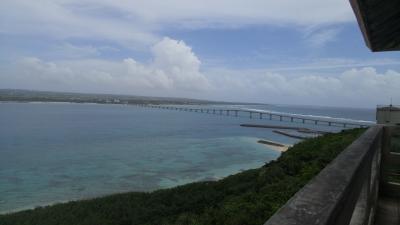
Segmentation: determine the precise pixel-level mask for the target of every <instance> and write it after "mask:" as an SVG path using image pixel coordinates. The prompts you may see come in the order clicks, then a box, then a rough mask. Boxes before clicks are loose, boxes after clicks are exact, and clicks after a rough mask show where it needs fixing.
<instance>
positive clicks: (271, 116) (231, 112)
mask: <svg viewBox="0 0 400 225" xmlns="http://www.w3.org/2000/svg"><path fill="white" fill-rule="evenodd" d="M136 106H139V107H148V108H155V109H165V110H176V111H184V112H196V113H207V114H214V115H220V116H232V117H242V118H243V117H246V118H250V119H260V120H276V121H282V122H292V123H302V124H310V125H322V126H335V127H343V128H357V127H360V128H367V127H370V126H371V125H374V123H372V122H371V123H367V122H364V123H363V122H348V121H346V120H335V119H332V120H328V119H318V118H310V117H307V116H300V115H298V116H297V115H289V114H285V113H277V112H268V111H262V110H249V109H235V108H230V109H227V108H211V107H193V106H189V105H188V106H169V105H151V104H137V105H136Z"/></svg>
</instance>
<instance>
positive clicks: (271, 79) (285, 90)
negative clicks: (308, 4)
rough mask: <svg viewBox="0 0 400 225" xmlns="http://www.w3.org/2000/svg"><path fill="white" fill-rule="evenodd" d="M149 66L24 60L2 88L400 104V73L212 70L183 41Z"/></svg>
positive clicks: (165, 42) (157, 52) (164, 46)
mask: <svg viewBox="0 0 400 225" xmlns="http://www.w3.org/2000/svg"><path fill="white" fill-rule="evenodd" d="M151 53H152V59H151V60H150V61H149V62H148V63H141V62H137V61H136V60H135V59H133V58H126V59H123V60H121V61H110V60H97V59H84V60H82V59H81V60H73V59H72V60H64V61H54V62H53V61H45V60H42V59H38V58H33V57H30V58H24V59H22V60H20V61H19V62H18V63H17V65H11V66H10V67H9V68H8V69H7V70H6V71H8V72H7V73H4V74H2V75H0V78H1V80H2V83H1V84H0V88H7V87H15V88H29V89H45V90H54V91H57V90H66V91H85V92H100V93H115V92H118V93H121V94H136V95H158V96H180V97H194V98H208V99H216V98H217V99H219V100H230V101H249V102H263V103H282V102H285V103H288V104H290V103H291V104H296V103H300V102H301V103H302V104H310V105H331V106H354V107H358V106H362V107H374V106H375V105H376V104H379V103H385V102H387V101H388V100H389V99H390V98H391V97H393V99H394V100H396V99H399V100H400V92H399V91H398V89H397V88H398V87H400V73H399V72H397V71H394V70H387V71H385V72H378V71H377V70H376V69H375V68H373V67H363V68H359V69H356V68H354V69H345V70H344V71H343V72H341V73H338V74H327V75H323V74H303V75H296V76H293V75H291V74H287V73H283V72H268V71H262V70H261V71H251V70H239V71H237V70H236V71H235V70H229V69H224V68H220V69H210V70H205V71H202V69H201V61H200V59H199V58H198V57H197V56H196V54H195V53H194V52H193V51H192V49H191V48H190V47H189V46H187V45H186V44H185V43H184V42H183V41H177V40H173V39H170V38H167V37H165V38H163V39H162V40H161V41H159V42H158V43H156V44H154V45H153V46H152V47H151Z"/></svg>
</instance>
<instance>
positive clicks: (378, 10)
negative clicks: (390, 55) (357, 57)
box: [350, 0, 400, 52]
mask: <svg viewBox="0 0 400 225" xmlns="http://www.w3.org/2000/svg"><path fill="white" fill-rule="evenodd" d="M350 3H351V6H352V7H353V10H354V13H355V14H356V17H357V20H358V24H359V26H360V29H361V31H362V33H363V36H364V39H365V42H366V44H367V46H368V47H369V48H370V49H371V50H372V51H374V52H378V51H394V50H400V0H350Z"/></svg>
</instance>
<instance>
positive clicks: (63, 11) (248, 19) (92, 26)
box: [0, 0, 354, 48]
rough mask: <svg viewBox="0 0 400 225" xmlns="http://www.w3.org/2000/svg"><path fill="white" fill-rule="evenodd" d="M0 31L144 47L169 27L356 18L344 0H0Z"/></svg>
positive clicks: (310, 22)
mask: <svg viewBox="0 0 400 225" xmlns="http://www.w3.org/2000/svg"><path fill="white" fill-rule="evenodd" d="M0 21H1V23H0V33H6V34H17V35H35V36H45V37H47V38H49V37H51V38H55V39H58V40H66V39H69V38H88V39H90V40H99V39H100V40H109V41H113V42H117V43H119V44H123V45H124V46H126V47H130V48H142V47H143V46H145V47H147V46H150V45H152V44H153V43H155V42H156V41H157V40H158V39H159V38H158V35H157V32H158V31H159V30H161V29H166V28H167V27H171V26H172V27H178V28H185V29H197V28H202V27H224V28H230V27H240V26H245V25H257V24H268V25H275V26H282V25H287V24H293V25H296V26H320V25H323V24H335V23H343V22H348V21H354V16H353V14H352V12H351V8H350V6H349V3H348V1H347V0H324V1H320V0H303V1H297V0H279V1H276V0H252V1H243V0H219V1H214V0H203V1H186V0H165V1H158V0H157V1H156V0H148V1H140V0H131V1H118V0H117V1H115V0H100V1H99V0H68V1H67V0H41V1H28V0H2V1H1V3H0Z"/></svg>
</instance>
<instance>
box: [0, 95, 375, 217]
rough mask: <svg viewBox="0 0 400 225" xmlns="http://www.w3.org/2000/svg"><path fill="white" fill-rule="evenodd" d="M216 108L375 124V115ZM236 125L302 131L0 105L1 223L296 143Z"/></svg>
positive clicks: (204, 118)
mask: <svg viewBox="0 0 400 225" xmlns="http://www.w3.org/2000/svg"><path fill="white" fill-rule="evenodd" d="M215 107H217V106H215ZM218 107H221V106H218ZM223 107H224V108H232V107H234V108H243V109H257V110H265V111H274V112H283V113H287V114H296V115H303V116H307V117H321V118H329V119H335V118H342V119H343V118H344V119H350V120H352V121H375V110H374V109H355V108H331V107H315V106H285V105H234V106H233V105H232V106H229V105H227V106H223ZM242 123H253V124H274V125H282V126H284V125H290V126H294V125H298V126H304V125H302V124H293V123H288V122H280V121H269V120H259V119H250V118H248V117H227V116H219V115H212V114H204V113H203V114H202V113H191V112H180V111H170V110H162V109H151V108H141V107H137V106H130V105H111V104H110V105H101V104H75V103H0V214H1V213H6V212H11V211H17V210H22V209H28V208H32V207H36V206H44V205H48V204H53V203H57V202H65V201H70V200H77V199H85V198H92V197H97V196H103V195H107V194H113V193H120V192H127V191H152V190H156V189H159V188H168V187H173V186H177V185H182V184H185V183H189V182H194V181H202V180H217V179H220V178H222V177H226V176H228V175H231V174H234V173H237V172H240V171H242V170H247V169H251V168H257V167H260V166H262V165H263V164H265V163H266V162H269V161H271V160H274V159H276V158H277V157H279V155H280V154H281V153H280V152H277V151H275V150H273V149H271V148H269V147H268V146H266V145H263V144H259V143H257V141H258V140H260V139H267V140H272V141H277V142H281V143H285V144H294V143H296V142H298V141H299V140H297V139H293V138H289V137H285V136H282V135H279V134H275V133H273V132H272V130H271V129H262V128H248V127H241V126H240V124H242ZM305 126H307V127H309V128H313V129H318V130H325V131H339V130H340V129H341V128H337V127H336V128H335V127H327V126H315V125H305Z"/></svg>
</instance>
